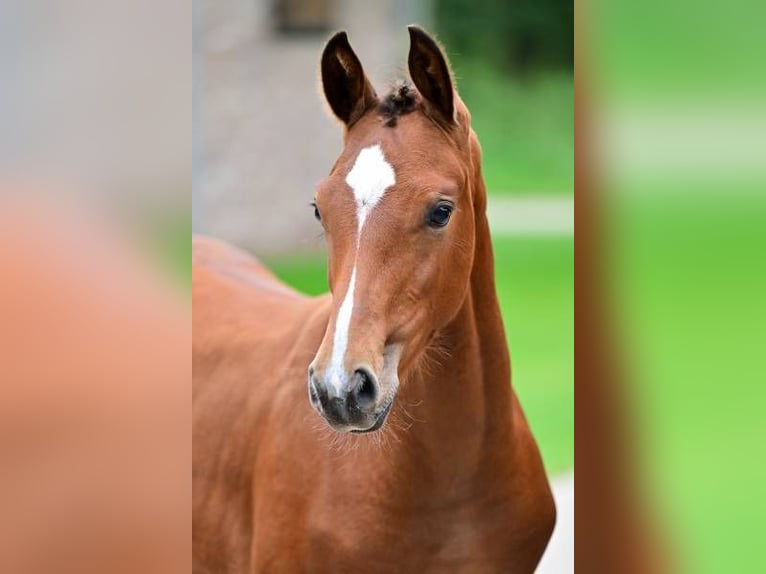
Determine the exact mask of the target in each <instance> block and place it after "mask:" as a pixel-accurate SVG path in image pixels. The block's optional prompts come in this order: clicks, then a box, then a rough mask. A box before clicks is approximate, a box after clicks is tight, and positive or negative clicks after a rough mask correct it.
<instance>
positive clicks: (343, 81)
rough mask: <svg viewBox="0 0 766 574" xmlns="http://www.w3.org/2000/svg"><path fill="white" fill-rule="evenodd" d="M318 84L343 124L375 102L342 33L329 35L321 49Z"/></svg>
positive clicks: (357, 117) (370, 88) (373, 93)
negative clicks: (319, 79)
mask: <svg viewBox="0 0 766 574" xmlns="http://www.w3.org/2000/svg"><path fill="white" fill-rule="evenodd" d="M322 87H323V88H324V95H325V98H327V103H328V104H330V108H332V111H333V113H334V114H335V115H336V116H337V117H338V119H339V120H341V121H342V122H343V123H344V124H346V126H347V127H350V126H351V125H352V124H353V123H354V122H355V121H357V120H358V119H359V118H361V117H362V115H364V112H365V111H367V110H368V109H369V108H370V107H371V106H373V105H374V104H376V103H377V101H378V99H377V95H376V94H375V90H374V88H373V87H372V84H371V83H370V81H369V80H368V79H367V76H366V75H365V73H364V70H363V69H362V64H361V62H359V58H357V57H356V54H355V53H354V50H352V49H351V44H349V43H348V36H346V33H345V32H338V33H337V34H335V35H334V36H333V37H332V38H330V41H329V42H327V46H325V49H324V52H322Z"/></svg>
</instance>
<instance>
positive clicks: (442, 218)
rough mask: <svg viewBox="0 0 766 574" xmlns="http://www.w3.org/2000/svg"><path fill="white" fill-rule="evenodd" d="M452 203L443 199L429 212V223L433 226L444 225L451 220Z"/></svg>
mask: <svg viewBox="0 0 766 574" xmlns="http://www.w3.org/2000/svg"><path fill="white" fill-rule="evenodd" d="M452 209H453V208H452V204H450V203H447V202H446V201H442V202H441V203H437V204H436V206H435V207H434V208H433V209H432V210H431V212H430V213H429V214H428V225H430V226H431V227H444V226H445V225H447V223H448V222H449V218H450V216H451V215H452Z"/></svg>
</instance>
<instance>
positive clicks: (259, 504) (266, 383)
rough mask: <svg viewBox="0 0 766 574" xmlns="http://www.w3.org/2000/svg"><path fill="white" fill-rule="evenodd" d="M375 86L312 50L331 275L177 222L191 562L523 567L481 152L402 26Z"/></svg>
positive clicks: (525, 483) (532, 458)
mask: <svg viewBox="0 0 766 574" xmlns="http://www.w3.org/2000/svg"><path fill="white" fill-rule="evenodd" d="M408 29H409V36H410V50H409V55H408V69H409V76H410V80H406V81H402V82H398V83H397V84H395V85H394V87H393V89H392V90H391V91H390V92H389V93H387V94H386V95H385V96H383V97H379V96H378V95H377V94H376V92H375V90H374V88H373V86H372V84H371V82H370V81H369V79H368V77H367V76H366V74H365V72H364V69H363V68H362V65H361V62H360V61H359V58H358V57H357V55H356V54H355V53H354V51H353V49H352V48H351V45H350V44H349V41H348V37H347V35H346V33H345V32H339V33H337V34H335V35H334V36H333V37H332V38H331V39H330V40H329V41H328V43H327V44H326V46H325V48H324V51H323V53H322V56H321V82H322V86H323V91H324V95H325V98H326V100H327V103H328V104H329V107H330V109H331V111H332V112H333V114H334V115H335V116H336V117H337V118H338V119H339V120H340V123H341V124H342V130H343V144H344V145H343V150H342V152H341V153H340V156H339V157H338V159H337V161H336V162H335V164H334V166H333V167H332V170H331V172H330V174H329V176H328V177H327V178H325V179H324V180H323V181H322V182H321V183H319V185H318V187H317V190H316V195H315V197H314V203H313V207H314V215H315V216H316V218H317V219H318V220H319V221H320V225H321V227H322V229H323V231H324V236H325V238H326V243H327V251H328V266H327V278H328V283H329V287H330V294H326V295H323V296H319V297H308V296H304V295H302V294H300V293H298V292H297V291H295V290H293V289H292V288H290V287H288V286H286V285H284V284H283V283H281V282H280V281H279V280H278V279H277V278H276V277H275V276H274V275H273V274H272V273H271V272H270V271H269V270H268V269H266V268H265V267H264V266H263V265H262V264H260V263H259V262H258V261H257V260H255V259H254V258H252V257H250V256H249V255H247V254H246V253H244V252H242V251H240V250H238V249H236V248H234V247H232V246H229V245H227V244H225V243H223V242H221V241H218V240H215V239H210V238H205V237H195V238H194V240H193V255H192V259H193V272H192V274H193V289H192V301H193V311H194V312H193V353H192V368H193V470H192V475H193V481H192V482H193V529H192V546H193V556H192V560H193V571H194V572H195V573H197V574H203V573H205V574H209V573H244V572H331V573H343V572H423V573H426V572H436V573H442V574H443V573H448V572H470V573H481V572H502V573H528V572H533V571H534V569H535V567H536V565H537V563H538V562H539V560H540V558H541V556H542V554H543V551H544V550H545V547H546V545H547V543H548V540H549V538H550V536H551V533H552V530H553V527H554V523H555V513H556V511H555V505H554V502H553V497H552V495H551V490H550V486H549V484H548V480H547V477H546V473H545V470H544V467H543V463H542V460H541V457H540V453H539V450H538V447H537V444H536V442H535V439H534V437H533V435H532V433H531V431H530V428H529V426H528V424H527V421H526V419H525V416H524V414H523V411H522V408H521V406H520V404H519V401H518V399H517V397H516V395H515V393H514V391H513V389H512V387H511V376H510V360H509V354H508V347H507V344H506V339H505V334H504V329H503V321H502V318H501V315H500V309H499V305H498V300H497V295H496V291H495V281H494V270H493V257H492V245H491V241H490V234H489V228H488V223H487V216H486V204H487V198H486V190H485V185H484V181H483V177H482V173H481V151H480V147H479V142H478V139H477V136H476V134H475V133H474V131H473V129H472V128H471V116H470V114H469V111H468V109H467V108H466V106H465V104H464V103H463V102H462V100H461V98H460V96H459V95H458V93H457V91H456V89H455V84H454V80H453V76H452V72H451V69H450V66H449V63H448V61H447V59H446V57H445V55H444V52H443V50H442V48H441V46H440V45H439V44H438V43H437V41H436V40H435V39H433V38H432V37H431V36H430V35H429V34H428V33H426V32H425V31H424V30H423V29H421V28H419V27H417V26H410V27H409V28H408Z"/></svg>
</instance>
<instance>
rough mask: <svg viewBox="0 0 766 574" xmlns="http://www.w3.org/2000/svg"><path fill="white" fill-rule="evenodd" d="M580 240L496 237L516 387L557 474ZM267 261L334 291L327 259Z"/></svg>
mask: <svg viewBox="0 0 766 574" xmlns="http://www.w3.org/2000/svg"><path fill="white" fill-rule="evenodd" d="M573 245H574V242H573V239H572V238H571V237H568V238H567V237H563V238H562V237H550V238H548V237H499V238H494V239H493V246H494V250H495V268H496V273H497V278H496V281H497V292H498V296H499V298H500V305H501V309H502V313H503V318H504V321H505V328H506V333H507V336H508V341H509V346H510V349H511V364H512V370H513V385H514V387H515V389H516V391H517V393H518V394H519V399H520V400H521V403H522V405H523V407H524V410H525V412H526V415H527V417H528V419H529V422H530V425H531V426H532V430H533V432H534V433H535V436H536V438H537V440H538V443H539V445H540V449H541V451H542V454H543V459H544V461H545V465H546V468H547V469H548V472H550V473H553V474H555V473H559V472H562V471H564V470H566V469H569V468H571V467H572V466H573V464H574V385H573V376H574V358H573V348H574V331H573V330H574V307H573V303H574V300H573V297H574V295H573V278H574V261H573ZM267 264H268V265H269V267H270V268H271V269H272V270H273V271H274V272H275V273H276V274H277V276H279V277H280V278H281V279H282V280H284V281H285V282H287V283H288V284H290V285H293V286H294V287H296V288H297V289H299V290H301V291H303V292H305V293H308V294H312V295H315V294H320V293H324V292H326V291H327V280H326V265H325V259H324V257H322V256H313V257H312V256H294V257H287V258H280V259H271V260H268V261H267Z"/></svg>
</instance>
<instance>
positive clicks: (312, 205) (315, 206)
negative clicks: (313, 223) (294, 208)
mask: <svg viewBox="0 0 766 574" xmlns="http://www.w3.org/2000/svg"><path fill="white" fill-rule="evenodd" d="M311 207H313V208H314V217H315V218H316V220H317V221H322V214H321V213H319V208H318V207H317V204H316V203H314V202H313V201H312V202H311Z"/></svg>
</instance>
